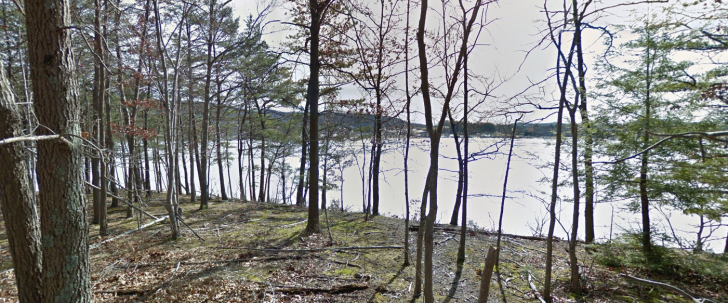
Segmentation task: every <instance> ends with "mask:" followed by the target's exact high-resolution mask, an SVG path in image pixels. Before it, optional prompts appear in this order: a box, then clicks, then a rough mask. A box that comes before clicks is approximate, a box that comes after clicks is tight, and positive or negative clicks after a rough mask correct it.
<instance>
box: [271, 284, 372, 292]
mask: <svg viewBox="0 0 728 303" xmlns="http://www.w3.org/2000/svg"><path fill="white" fill-rule="evenodd" d="M367 288H369V285H367V284H346V285H340V286H334V287H331V288H317V287H276V288H275V291H276V292H280V293H287V294H306V293H329V294H341V293H345V292H353V291H357V290H363V289H367Z"/></svg>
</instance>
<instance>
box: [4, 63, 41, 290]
mask: <svg viewBox="0 0 728 303" xmlns="http://www.w3.org/2000/svg"><path fill="white" fill-rule="evenodd" d="M22 135H23V127H22V116H21V114H20V111H19V110H18V108H17V106H16V105H15V97H14V95H13V92H12V89H11V87H10V83H9V82H8V80H7V76H6V74H5V69H4V68H3V66H2V64H1V63H0V140H1V139H6V138H12V137H18V136H22ZM28 157H29V155H28V153H27V152H26V151H25V149H24V147H23V143H22V142H18V143H13V144H7V145H0V167H2V169H0V207H2V213H3V219H4V220H5V229H6V233H7V236H8V245H9V246H10V256H11V257H12V258H13V268H14V269H15V283H16V285H17V288H18V300H19V301H20V302H21V303H33V302H41V272H42V268H41V258H42V255H41V242H40V241H41V237H40V219H39V217H38V210H37V209H36V200H35V192H34V191H33V190H32V187H31V186H30V184H31V179H30V178H29V174H28V171H29V169H28V167H27V165H26V163H27V162H26V161H25V159H26V158H28Z"/></svg>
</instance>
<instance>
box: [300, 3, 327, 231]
mask: <svg viewBox="0 0 728 303" xmlns="http://www.w3.org/2000/svg"><path fill="white" fill-rule="evenodd" d="M331 1H332V0H325V1H322V2H321V3H319V1H318V0H309V4H308V6H309V10H310V13H311V24H310V33H311V43H310V44H309V45H310V51H309V55H310V62H309V80H308V88H307V95H308V96H307V97H308V103H309V107H310V111H311V113H310V114H311V120H310V121H309V123H310V124H309V129H308V130H309V138H310V139H311V141H310V152H311V155H310V156H309V162H310V164H311V165H310V167H311V168H310V169H309V175H308V180H309V181H308V186H309V199H308V223H307V224H306V233H307V234H312V233H319V232H320V231H321V226H320V224H319V205H318V202H319V186H318V185H319V183H318V181H319V142H318V140H319V134H318V132H319V125H318V123H319V112H318V99H319V70H320V66H321V63H320V62H319V42H320V31H321V22H322V20H323V19H324V16H323V14H324V12H325V11H326V8H327V7H328V6H329V4H331Z"/></svg>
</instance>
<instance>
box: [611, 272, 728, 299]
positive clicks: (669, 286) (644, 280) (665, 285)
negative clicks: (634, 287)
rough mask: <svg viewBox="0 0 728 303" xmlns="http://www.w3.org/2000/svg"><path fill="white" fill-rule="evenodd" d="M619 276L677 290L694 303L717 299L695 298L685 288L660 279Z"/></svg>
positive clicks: (640, 282)
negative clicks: (659, 280)
mask: <svg viewBox="0 0 728 303" xmlns="http://www.w3.org/2000/svg"><path fill="white" fill-rule="evenodd" d="M619 276H620V277H622V278H625V279H627V280H629V281H632V282H637V283H639V284H645V285H650V286H657V287H661V288H664V289H668V290H672V291H675V292H677V293H679V294H681V295H682V296H683V297H685V298H688V299H690V300H691V301H693V302H694V303H704V302H715V301H713V300H710V299H704V298H701V299H698V298H695V297H693V296H692V295H691V294H689V293H688V292H686V291H684V290H682V289H680V288H678V287H675V286H672V285H670V284H667V283H662V282H658V281H652V280H647V279H643V278H637V277H634V276H630V275H628V274H619Z"/></svg>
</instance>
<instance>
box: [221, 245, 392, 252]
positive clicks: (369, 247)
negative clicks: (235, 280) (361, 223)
mask: <svg viewBox="0 0 728 303" xmlns="http://www.w3.org/2000/svg"><path fill="white" fill-rule="evenodd" d="M210 248H215V249H241V250H255V251H269V252H314V251H327V250H332V251H340V250H368V249H403V248H404V247H402V246H349V247H324V248H309V249H271V248H255V247H223V246H218V247H210Z"/></svg>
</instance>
